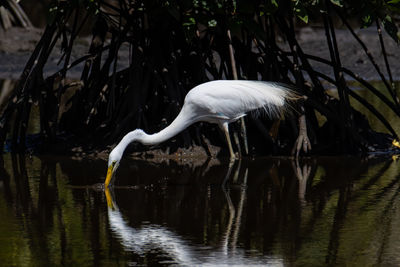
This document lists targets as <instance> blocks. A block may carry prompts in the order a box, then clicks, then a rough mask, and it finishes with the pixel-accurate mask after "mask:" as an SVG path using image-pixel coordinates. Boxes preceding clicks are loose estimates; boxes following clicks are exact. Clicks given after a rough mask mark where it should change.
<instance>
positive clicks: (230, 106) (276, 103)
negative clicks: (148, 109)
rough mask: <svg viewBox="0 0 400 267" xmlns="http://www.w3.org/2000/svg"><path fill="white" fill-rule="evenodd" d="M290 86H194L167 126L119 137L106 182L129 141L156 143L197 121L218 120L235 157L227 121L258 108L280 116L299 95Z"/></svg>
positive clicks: (232, 82) (228, 82) (244, 83)
mask: <svg viewBox="0 0 400 267" xmlns="http://www.w3.org/2000/svg"><path fill="white" fill-rule="evenodd" d="M290 88H291V87H290V86H288V85H285V84H280V83H275V82H263V81H245V80H218V81H211V82H206V83H203V84H200V85H198V86H196V87H194V88H193V89H192V90H190V91H189V93H188V94H187V95H186V97H185V101H184V104H183V107H182V110H181V111H180V112H179V114H178V116H177V117H176V118H175V120H174V121H173V122H172V123H171V124H170V125H169V126H167V127H166V128H164V129H163V130H161V131H160V132H158V133H154V134H146V133H145V132H144V131H143V130H140V129H137V130H134V131H132V132H129V133H128V134H126V135H125V136H124V137H123V138H122V140H121V142H120V143H119V144H118V145H117V146H116V147H115V148H114V149H113V150H112V151H111V153H110V156H109V159H108V172H107V178H106V181H105V186H106V187H107V186H108V185H109V184H110V183H111V184H112V182H113V181H112V180H113V179H112V178H113V177H114V173H115V170H116V169H117V167H118V165H119V161H120V160H121V158H122V155H123V152H124V150H125V148H126V147H127V146H128V145H129V144H130V143H131V142H134V141H137V142H140V143H142V144H144V145H154V144H159V143H161V142H164V141H166V140H168V139H170V138H171V137H173V136H175V135H176V134H178V133H180V132H181V131H183V130H184V129H186V128H187V127H188V126H189V125H191V124H193V123H195V122H198V121H206V122H210V123H216V124H218V125H219V127H220V128H221V129H222V130H223V131H224V133H225V137H226V140H227V143H228V148H229V153H230V157H231V159H233V158H235V154H234V153H233V149H232V145H231V141H230V137H229V129H228V124H229V123H230V122H233V121H236V120H238V119H239V118H240V117H243V116H245V115H246V114H247V113H248V112H251V111H254V110H258V109H261V108H263V109H264V110H265V111H266V113H267V115H269V116H270V117H274V116H279V115H280V114H281V113H282V112H283V111H285V110H286V107H287V105H286V104H287V103H288V102H289V101H291V100H296V99H298V96H297V94H296V93H295V92H293V91H292V90H291V89H290Z"/></svg>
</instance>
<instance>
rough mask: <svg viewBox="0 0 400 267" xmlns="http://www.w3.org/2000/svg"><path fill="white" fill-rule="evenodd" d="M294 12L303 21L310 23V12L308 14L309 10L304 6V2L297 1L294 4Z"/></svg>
mask: <svg viewBox="0 0 400 267" xmlns="http://www.w3.org/2000/svg"><path fill="white" fill-rule="evenodd" d="M294 13H295V14H296V16H297V17H298V18H300V19H301V20H302V21H304V22H305V23H308V14H307V10H306V8H305V7H304V5H303V4H302V2H300V1H296V3H295V4H294Z"/></svg>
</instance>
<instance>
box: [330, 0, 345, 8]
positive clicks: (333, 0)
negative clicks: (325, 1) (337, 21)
mask: <svg viewBox="0 0 400 267" xmlns="http://www.w3.org/2000/svg"><path fill="white" fill-rule="evenodd" d="M331 3H332V4H334V5H337V6H340V7H343V1H342V0H331Z"/></svg>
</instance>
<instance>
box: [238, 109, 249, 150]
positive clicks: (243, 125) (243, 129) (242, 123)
mask: <svg viewBox="0 0 400 267" xmlns="http://www.w3.org/2000/svg"><path fill="white" fill-rule="evenodd" d="M240 126H241V131H240V135H241V136H242V139H243V144H244V153H246V155H249V145H248V143H247V130H246V123H245V121H244V117H241V118H240Z"/></svg>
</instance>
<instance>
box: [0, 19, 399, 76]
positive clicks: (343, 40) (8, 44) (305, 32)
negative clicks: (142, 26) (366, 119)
mask: <svg viewBox="0 0 400 267" xmlns="http://www.w3.org/2000/svg"><path fill="white" fill-rule="evenodd" d="M42 31H43V30H41V29H37V28H32V29H22V28H11V29H9V30H8V31H6V32H4V31H2V30H0V62H1V64H0V79H17V78H18V77H19V75H20V74H21V72H22V70H23V68H24V66H25V63H26V62H27V60H28V58H29V56H30V54H31V52H32V51H33V49H34V48H35V45H36V44H37V42H38V40H39V39H40V36H41V33H42ZM356 33H357V35H358V36H359V37H360V39H361V40H362V41H363V42H365V44H366V45H367V47H368V49H369V50H370V52H371V53H372V55H373V57H374V58H375V60H376V62H377V64H378V65H379V67H380V68H381V71H382V72H383V73H384V74H385V75H387V71H386V68H385V64H384V60H383V57H382V51H381V47H380V44H379V39H378V34H377V31H376V29H375V28H369V29H357V30H356ZM296 34H297V39H298V41H299V43H300V45H301V47H302V48H303V50H304V52H305V53H307V54H312V55H315V56H318V57H322V58H324V59H328V60H329V59H330V56H329V50H328V47H327V44H326V36H325V32H324V29H323V28H321V27H304V28H300V29H299V30H298V31H297V33H296ZM383 37H384V40H385V48H386V51H387V55H388V60H389V63H390V66H391V71H392V75H393V77H394V79H396V80H398V79H400V63H399V61H398V59H399V58H400V49H399V47H398V45H397V44H396V43H395V42H394V41H393V40H392V39H391V38H390V37H389V36H388V35H387V34H386V33H385V32H384V33H383ZM336 38H337V42H338V45H339V49H340V56H341V60H342V64H343V66H345V67H346V68H349V69H351V70H352V71H354V72H355V73H358V74H359V75H360V76H361V77H363V78H364V79H366V80H379V79H380V78H379V75H378V74H377V72H376V71H375V69H374V68H373V66H372V64H371V63H370V61H369V60H368V57H367V56H366V55H365V52H364V51H363V50H362V48H361V46H360V45H359V44H358V42H357V41H356V40H355V39H354V37H353V36H352V35H351V34H350V32H348V31H347V30H344V29H337V30H336ZM90 41H91V39H90V37H80V38H78V39H77V40H76V43H75V46H74V49H73V53H72V57H71V62H73V61H74V60H75V59H77V58H79V57H81V56H83V55H85V54H86V53H87V51H88V47H89V45H90ZM281 43H282V46H283V47H284V46H285V43H284V41H283V40H282V41H281ZM287 50H288V49H287ZM61 55H62V50H61V44H60V43H59V44H58V45H57V46H56V48H55V49H54V51H53V53H52V55H51V56H50V59H49V61H48V63H47V64H46V67H45V76H47V75H50V74H52V73H54V72H56V71H58V70H59V69H60V68H61V67H62V65H59V64H58V61H59V58H60V57H61ZM128 60H129V49H128V47H127V46H125V47H122V48H121V49H120V51H119V62H118V63H119V68H121V69H123V68H126V67H127V66H128V65H129V61H128ZM311 63H312V65H313V66H314V67H315V69H316V70H318V71H320V72H322V73H324V74H326V75H329V76H331V77H333V70H332V68H331V67H329V66H327V65H325V64H322V63H316V62H313V61H311ZM81 68H82V64H81V65H79V66H77V67H74V68H73V69H71V70H70V71H69V72H68V76H69V78H72V79H78V78H79V77H80V74H81Z"/></svg>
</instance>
